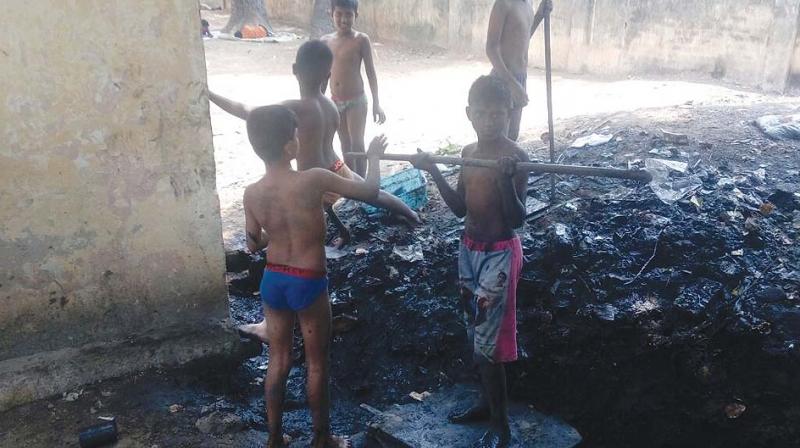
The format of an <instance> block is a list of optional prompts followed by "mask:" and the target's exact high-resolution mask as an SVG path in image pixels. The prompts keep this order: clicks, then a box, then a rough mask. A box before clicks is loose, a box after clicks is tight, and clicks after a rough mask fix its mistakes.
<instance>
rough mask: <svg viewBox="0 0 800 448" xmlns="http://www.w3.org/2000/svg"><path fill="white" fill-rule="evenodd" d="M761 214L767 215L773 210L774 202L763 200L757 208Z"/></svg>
mask: <svg viewBox="0 0 800 448" xmlns="http://www.w3.org/2000/svg"><path fill="white" fill-rule="evenodd" d="M758 210H759V211H760V212H761V214H762V215H764V216H767V215H769V214H771V213H772V212H774V211H775V204H773V203H772V202H765V203H763V204H761V207H759V208H758Z"/></svg>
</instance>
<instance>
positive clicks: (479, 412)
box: [447, 403, 491, 425]
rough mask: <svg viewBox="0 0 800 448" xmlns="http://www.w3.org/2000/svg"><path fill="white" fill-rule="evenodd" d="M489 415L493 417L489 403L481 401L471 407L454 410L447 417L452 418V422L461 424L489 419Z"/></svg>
mask: <svg viewBox="0 0 800 448" xmlns="http://www.w3.org/2000/svg"><path fill="white" fill-rule="evenodd" d="M489 417H491V413H490V411H489V405H487V404H483V403H480V404H477V405H475V406H473V407H471V408H469V409H466V410H463V411H458V412H454V413H452V414H450V415H449V416H448V417H447V419H448V420H450V423H455V424H457V425H461V424H465V423H475V422H483V421H486V420H489Z"/></svg>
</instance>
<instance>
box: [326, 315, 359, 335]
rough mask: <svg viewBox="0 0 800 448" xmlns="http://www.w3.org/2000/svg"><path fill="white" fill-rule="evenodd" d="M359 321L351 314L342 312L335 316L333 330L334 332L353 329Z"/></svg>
mask: <svg viewBox="0 0 800 448" xmlns="http://www.w3.org/2000/svg"><path fill="white" fill-rule="evenodd" d="M357 323H358V318H357V317H355V316H351V315H349V314H340V315H338V316H336V317H334V318H333V324H332V327H331V328H332V330H333V332H334V333H345V332H348V331H350V330H352V329H353V328H354V327H355V326H356V324H357Z"/></svg>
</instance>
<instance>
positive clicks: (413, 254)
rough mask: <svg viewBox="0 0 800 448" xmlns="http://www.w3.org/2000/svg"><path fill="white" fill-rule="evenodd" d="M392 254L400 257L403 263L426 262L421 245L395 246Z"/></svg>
mask: <svg viewBox="0 0 800 448" xmlns="http://www.w3.org/2000/svg"><path fill="white" fill-rule="evenodd" d="M392 253H393V254H394V255H397V256H398V257H400V258H401V259H402V260H403V261H407V262H409V263H415V262H417V261H423V260H425V255H423V253H422V245H421V244H412V245H410V246H394V249H392Z"/></svg>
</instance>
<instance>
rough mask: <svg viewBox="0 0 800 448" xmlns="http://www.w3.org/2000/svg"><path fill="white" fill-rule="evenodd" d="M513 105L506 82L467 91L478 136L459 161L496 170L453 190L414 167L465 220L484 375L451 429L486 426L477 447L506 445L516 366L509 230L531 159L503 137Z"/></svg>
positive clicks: (466, 309)
mask: <svg viewBox="0 0 800 448" xmlns="http://www.w3.org/2000/svg"><path fill="white" fill-rule="evenodd" d="M511 114H512V98H511V94H510V92H509V91H508V88H507V86H506V83H504V82H503V80H501V79H500V78H497V77H494V76H482V77H480V78H478V80H477V81H475V83H474V84H473V85H472V88H471V89H470V91H469V106H468V107H467V117H469V120H470V121H471V122H472V126H473V128H474V129H475V132H476V133H477V135H478V142H477V143H473V144H471V145H468V146H466V147H465V148H464V150H463V152H462V157H465V158H474V159H486V160H497V161H498V162H499V165H500V169H499V170H492V169H487V168H472V167H464V168H463V170H462V171H461V177H460V178H459V180H458V186H457V187H456V189H455V190H453V188H451V187H450V185H449V184H448V183H447V181H446V180H445V178H444V177H442V174H441V173H440V172H439V170H438V169H437V168H436V165H435V164H434V163H432V162H431V159H430V155H429V154H428V153H420V154H419V155H417V156H416V157H415V159H416V160H415V161H414V166H416V167H417V168H419V169H422V170H425V171H428V172H429V173H430V174H431V177H432V178H433V180H434V181H435V182H436V185H437V186H438V187H439V191H440V192H441V195H442V199H444V201H445V203H446V204H447V206H448V207H449V208H450V210H452V211H453V213H454V214H455V215H456V216H458V217H464V216H465V215H466V221H465V229H464V236H463V239H462V242H461V248H460V252H459V256H458V271H459V278H460V286H461V305H462V309H463V313H464V319H465V323H466V326H467V335H468V337H469V338H470V341H471V343H472V345H473V356H474V360H475V363H476V364H477V366H478V369H479V371H480V376H481V384H482V389H481V390H482V393H481V397H480V399H479V400H478V401H477V402H476V404H475V405H474V406H473V407H471V408H469V409H466V410H464V411H461V412H458V413H456V414H453V415H451V416H450V420H451V421H452V422H454V423H466V422H474V421H479V420H489V421H490V423H491V425H490V429H489V430H488V431H487V432H486V433H485V434H484V435H483V437H481V439H480V440H479V441H478V442H476V444H475V445H473V446H474V447H480V448H485V447H505V446H508V443H509V440H510V437H511V434H510V429H509V423H508V397H507V394H506V376H505V367H504V363H507V362H512V361H516V359H517V340H516V335H517V330H516V312H517V310H516V289H517V281H518V279H519V275H520V271H521V269H522V245H521V244H520V240H519V238H518V237H517V236H516V235H515V233H514V229H515V228H517V227H520V226H521V225H522V224H523V220H524V218H525V207H524V198H525V197H526V191H527V187H528V175H527V173H523V172H516V171H515V168H516V164H517V162H526V161H528V156H527V154H526V153H525V151H523V150H522V149H520V147H519V146H517V144H516V143H515V142H514V141H512V140H510V139H509V138H508V137H507V130H508V123H509V118H510V116H511Z"/></svg>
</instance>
